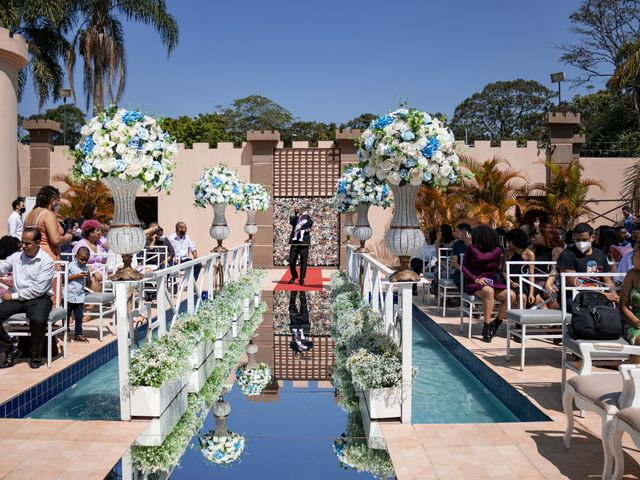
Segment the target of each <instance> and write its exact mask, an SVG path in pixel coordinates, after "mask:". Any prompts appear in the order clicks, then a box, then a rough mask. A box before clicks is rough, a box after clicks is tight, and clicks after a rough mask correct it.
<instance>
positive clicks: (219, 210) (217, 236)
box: [209, 203, 230, 253]
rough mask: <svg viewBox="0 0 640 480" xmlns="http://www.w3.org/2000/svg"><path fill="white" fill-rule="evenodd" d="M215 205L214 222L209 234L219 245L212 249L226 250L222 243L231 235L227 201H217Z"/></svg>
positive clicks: (214, 250) (215, 250) (216, 250)
mask: <svg viewBox="0 0 640 480" xmlns="http://www.w3.org/2000/svg"><path fill="white" fill-rule="evenodd" d="M212 207H213V223H212V224H211V228H210V229H209V235H211V238H213V239H214V240H217V242H218V245H217V246H216V247H215V248H214V249H213V250H211V251H212V252H218V253H219V252H226V251H227V249H226V247H224V246H223V245H222V241H223V240H224V239H225V238H227V237H228V236H229V233H230V230H229V226H228V225H227V219H226V217H225V213H226V210H227V204H226V203H216V204H214V205H212Z"/></svg>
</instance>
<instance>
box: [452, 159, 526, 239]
mask: <svg viewBox="0 0 640 480" xmlns="http://www.w3.org/2000/svg"><path fill="white" fill-rule="evenodd" d="M460 165H461V166H462V167H464V168H465V169H466V170H468V172H469V173H470V174H471V175H470V176H469V178H463V180H462V185H461V186H460V189H461V195H462V198H463V204H464V205H465V206H466V217H467V219H469V220H473V221H475V222H476V223H484V224H487V225H491V226H492V227H498V226H509V225H511V224H512V223H513V216H512V215H511V214H510V213H509V210H512V209H514V208H521V209H522V208H523V207H524V206H525V202H524V201H523V200H521V198H522V195H523V193H524V185H525V178H524V177H523V176H522V174H521V173H520V171H519V170H515V169H513V168H511V164H510V163H509V162H508V161H507V160H504V159H501V158H497V157H494V158H492V159H491V160H487V161H486V162H479V161H477V160H474V159H473V158H470V157H467V156H462V157H460ZM501 165H505V167H502V168H501Z"/></svg>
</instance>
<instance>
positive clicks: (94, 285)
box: [71, 219, 107, 292]
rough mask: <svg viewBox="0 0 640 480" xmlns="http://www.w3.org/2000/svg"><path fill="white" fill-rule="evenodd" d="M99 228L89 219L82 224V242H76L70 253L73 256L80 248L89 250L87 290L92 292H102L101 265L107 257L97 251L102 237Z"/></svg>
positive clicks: (98, 224)
mask: <svg viewBox="0 0 640 480" xmlns="http://www.w3.org/2000/svg"><path fill="white" fill-rule="evenodd" d="M101 228H102V225H101V224H100V222H99V221H97V220H93V219H91V220H85V221H84V222H82V226H81V230H82V240H80V241H79V242H77V243H76V244H75V246H74V247H73V250H72V251H71V253H73V255H74V256H75V255H76V254H77V253H78V250H79V249H80V248H82V247H86V248H88V249H89V261H88V262H87V266H88V267H89V271H90V272H91V281H90V287H89V288H91V290H93V291H94V292H100V291H102V274H103V272H104V268H103V267H102V264H103V263H106V262H107V257H105V256H104V255H101V252H100V251H99V249H98V240H100V237H101V236H102V233H101Z"/></svg>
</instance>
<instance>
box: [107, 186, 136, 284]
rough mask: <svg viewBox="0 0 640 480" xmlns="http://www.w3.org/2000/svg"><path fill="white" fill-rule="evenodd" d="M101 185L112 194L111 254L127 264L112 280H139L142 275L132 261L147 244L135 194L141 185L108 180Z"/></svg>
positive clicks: (108, 238)
mask: <svg viewBox="0 0 640 480" xmlns="http://www.w3.org/2000/svg"><path fill="white" fill-rule="evenodd" d="M102 183H104V184H105V185H106V186H107V188H108V189H109V190H110V191H111V195H112V196H113V207H114V216H113V223H112V225H111V228H110V229H109V233H107V241H108V242H109V248H110V249H111V250H113V251H114V252H116V253H118V254H120V255H122V262H123V264H124V265H123V267H122V268H121V269H119V270H118V271H117V272H116V273H115V275H114V277H113V279H114V280H116V281H118V280H140V279H141V278H142V274H141V273H140V272H138V271H137V270H134V269H133V268H131V260H132V258H133V255H135V254H136V253H138V252H139V251H141V250H142V249H144V245H145V240H146V239H145V237H144V231H143V230H142V226H141V225H140V220H139V219H138V215H137V214H136V194H137V192H138V190H139V189H140V187H141V186H142V181H141V180H138V179H135V180H127V179H122V178H118V177H105V178H103V179H102Z"/></svg>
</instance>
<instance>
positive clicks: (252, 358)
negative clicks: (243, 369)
mask: <svg viewBox="0 0 640 480" xmlns="http://www.w3.org/2000/svg"><path fill="white" fill-rule="evenodd" d="M245 351H246V352H247V370H249V369H255V368H258V362H257V360H256V353H258V346H257V345H255V344H254V343H253V340H251V341H250V342H249V345H247V348H246V350H245Z"/></svg>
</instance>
